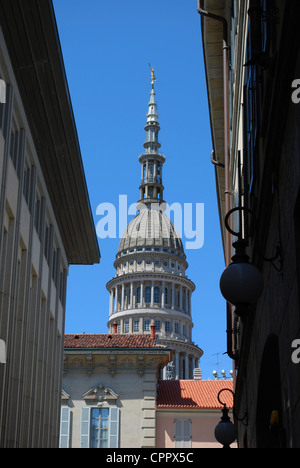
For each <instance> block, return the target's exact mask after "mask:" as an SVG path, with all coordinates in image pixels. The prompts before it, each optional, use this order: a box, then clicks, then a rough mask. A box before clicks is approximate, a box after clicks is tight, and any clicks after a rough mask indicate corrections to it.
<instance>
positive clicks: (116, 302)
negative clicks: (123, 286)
mask: <svg viewBox="0 0 300 468" xmlns="http://www.w3.org/2000/svg"><path fill="white" fill-rule="evenodd" d="M115 312H118V286H116V287H115Z"/></svg>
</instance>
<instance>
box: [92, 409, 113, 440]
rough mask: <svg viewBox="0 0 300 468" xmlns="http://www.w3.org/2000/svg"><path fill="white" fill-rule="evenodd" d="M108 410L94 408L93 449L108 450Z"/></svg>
mask: <svg viewBox="0 0 300 468" xmlns="http://www.w3.org/2000/svg"><path fill="white" fill-rule="evenodd" d="M108 416H109V409H108V408H93V409H92V414H91V448H108Z"/></svg>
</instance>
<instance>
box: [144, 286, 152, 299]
mask: <svg viewBox="0 0 300 468" xmlns="http://www.w3.org/2000/svg"><path fill="white" fill-rule="evenodd" d="M145 302H146V303H150V302H151V288H150V286H146V288H145Z"/></svg>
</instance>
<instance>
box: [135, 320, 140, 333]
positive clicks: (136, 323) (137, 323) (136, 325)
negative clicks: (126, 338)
mask: <svg viewBox="0 0 300 468" xmlns="http://www.w3.org/2000/svg"><path fill="white" fill-rule="evenodd" d="M133 329H134V331H136V332H138V331H139V330H140V321H139V320H135V321H134V324H133Z"/></svg>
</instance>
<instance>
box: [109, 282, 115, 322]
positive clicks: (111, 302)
mask: <svg viewBox="0 0 300 468" xmlns="http://www.w3.org/2000/svg"><path fill="white" fill-rule="evenodd" d="M113 306H114V292H113V290H112V289H111V290H110V299H109V316H111V315H112V314H113Z"/></svg>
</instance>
